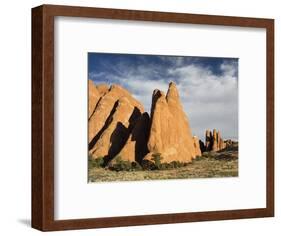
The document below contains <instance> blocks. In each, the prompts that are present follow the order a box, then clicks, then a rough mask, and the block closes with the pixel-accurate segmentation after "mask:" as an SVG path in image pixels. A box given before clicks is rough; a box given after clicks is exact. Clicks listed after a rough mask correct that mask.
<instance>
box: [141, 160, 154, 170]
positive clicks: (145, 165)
mask: <svg viewBox="0 0 281 236" xmlns="http://www.w3.org/2000/svg"><path fill="white" fill-rule="evenodd" d="M141 166H142V168H143V170H155V169H156V167H155V163H154V162H152V161H150V160H143V161H142V163H141Z"/></svg>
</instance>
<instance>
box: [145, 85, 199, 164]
mask: <svg viewBox="0 0 281 236" xmlns="http://www.w3.org/2000/svg"><path fill="white" fill-rule="evenodd" d="M195 142H196V144H195ZM197 145H198V143H197V140H194V139H193V137H192V134H191V130H190V126H189V122H188V119H187V116H186V115H185V113H184V111H183V109H182V105H181V102H180V97H179V93H178V90H177V87H176V84H175V83H173V82H172V83H170V84H169V89H168V92H167V94H166V96H165V94H164V92H161V91H159V90H155V91H154V92H153V96H152V108H151V126H150V132H149V139H148V144H147V147H148V150H149V154H147V156H146V159H150V158H151V156H152V155H153V154H154V153H160V154H161V156H162V157H163V160H162V161H163V162H171V161H175V160H176V161H182V162H190V161H191V160H192V159H193V158H194V157H195V156H196V154H198V149H197V151H196V146H197ZM198 146H199V145H198ZM199 151H200V150H199Z"/></svg>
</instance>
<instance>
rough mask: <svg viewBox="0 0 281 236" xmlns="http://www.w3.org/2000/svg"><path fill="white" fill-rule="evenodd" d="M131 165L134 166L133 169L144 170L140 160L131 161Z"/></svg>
mask: <svg viewBox="0 0 281 236" xmlns="http://www.w3.org/2000/svg"><path fill="white" fill-rule="evenodd" d="M131 166H132V169H133V170H136V171H138V170H142V167H141V165H140V164H139V163H138V162H135V161H133V162H132V163H131Z"/></svg>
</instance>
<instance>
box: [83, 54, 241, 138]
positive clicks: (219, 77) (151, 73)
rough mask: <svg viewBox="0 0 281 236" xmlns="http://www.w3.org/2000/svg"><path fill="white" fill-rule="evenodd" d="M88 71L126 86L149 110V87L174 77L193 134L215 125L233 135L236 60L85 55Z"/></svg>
mask: <svg viewBox="0 0 281 236" xmlns="http://www.w3.org/2000/svg"><path fill="white" fill-rule="evenodd" d="M88 72H89V78H90V79H92V80H93V81H94V83H95V84H100V83H106V84H120V85H121V86H123V87H125V88H126V89H128V90H129V91H130V92H131V93H132V94H133V96H134V97H135V98H137V99H138V100H139V101H141V102H142V103H143V104H144V106H145V109H146V111H148V112H150V105H151V97H152V92H153V90H154V89H160V90H162V91H165V92H166V91H167V89H168V84H169V82H170V81H174V82H175V83H176V84H177V88H178V90H179V93H180V97H181V101H182V105H183V107H184V110H185V112H186V114H187V116H188V118H189V122H190V125H191V129H192V132H193V135H196V136H198V137H200V138H201V139H202V138H203V137H204V133H205V130H206V129H213V128H216V129H217V130H220V131H221V133H222V136H223V138H224V139H228V138H231V139H238V59H237V58H219V57H194V56H192V57H189V56H184V57H183V56H156V55H130V54H105V53H89V54H88Z"/></svg>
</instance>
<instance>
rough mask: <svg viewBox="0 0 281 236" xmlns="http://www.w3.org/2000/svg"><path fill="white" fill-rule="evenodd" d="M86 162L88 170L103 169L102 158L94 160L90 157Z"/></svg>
mask: <svg viewBox="0 0 281 236" xmlns="http://www.w3.org/2000/svg"><path fill="white" fill-rule="evenodd" d="M88 162H89V167H90V168H101V167H103V164H104V158H103V157H97V158H94V157H92V156H89V159H88Z"/></svg>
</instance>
